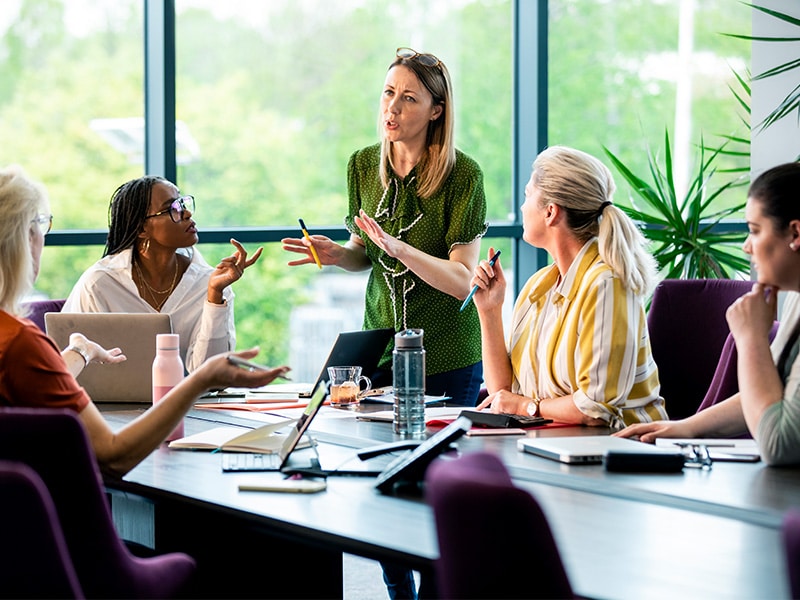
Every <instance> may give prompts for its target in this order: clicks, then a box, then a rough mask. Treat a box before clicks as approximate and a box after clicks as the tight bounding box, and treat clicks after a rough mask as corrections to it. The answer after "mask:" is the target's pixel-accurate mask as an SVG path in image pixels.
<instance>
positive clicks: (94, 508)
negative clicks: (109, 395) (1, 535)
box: [0, 408, 196, 598]
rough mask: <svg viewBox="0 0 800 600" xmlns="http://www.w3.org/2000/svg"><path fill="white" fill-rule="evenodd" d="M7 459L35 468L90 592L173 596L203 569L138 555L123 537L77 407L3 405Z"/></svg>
mask: <svg viewBox="0 0 800 600" xmlns="http://www.w3.org/2000/svg"><path fill="white" fill-rule="evenodd" d="M0 459H7V460H15V461H21V462H24V463H25V464H27V465H28V466H30V467H31V468H33V469H34V470H35V471H36V472H37V473H38V474H39V476H40V477H41V478H42V481H44V483H45V485H46V486H47V489H48V491H49V493H50V496H51V497H52V498H53V502H54V504H55V507H56V510H57V513H58V517H59V521H60V523H61V528H62V530H63V532H64V537H65V539H66V542H67V546H68V548H69V553H70V556H71V558H72V563H73V565H74V566H75V571H76V573H77V574H78V579H79V581H80V584H81V587H82V589H83V591H84V592H85V593H86V595H87V596H89V597H107V598H110V597H123V596H124V597H131V598H132V597H137V598H166V597H171V596H174V595H175V594H176V593H178V591H179V590H180V589H181V588H182V587H183V586H184V585H185V584H186V582H187V581H188V580H189V577H190V576H191V575H192V573H193V572H194V569H195V566H196V565H195V562H194V560H193V559H192V558H191V557H189V556H187V555H184V554H177V553H176V554H167V555H164V556H158V557H154V558H148V559H141V558H137V557H134V556H133V555H132V554H131V553H130V552H129V551H128V549H127V548H126V547H125V545H124V543H123V542H122V540H120V538H119V536H118V534H117V532H116V529H115V528H114V523H113V520H112V516H111V510H110V507H109V505H108V500H107V497H106V494H105V490H104V488H103V482H102V478H101V475H100V470H99V468H98V466H97V462H96V460H95V457H94V452H93V451H92V448H91V446H90V443H89V439H88V436H87V435H86V431H85V429H84V427H83V424H82V423H81V421H80V420H79V419H78V417H77V416H76V415H75V413H73V412H72V411H69V410H66V409H43V408H33V409H31V408H0Z"/></svg>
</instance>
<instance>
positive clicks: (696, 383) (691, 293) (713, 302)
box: [647, 279, 753, 419]
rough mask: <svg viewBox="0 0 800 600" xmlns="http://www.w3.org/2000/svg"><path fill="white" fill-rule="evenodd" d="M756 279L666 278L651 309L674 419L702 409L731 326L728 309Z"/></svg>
mask: <svg viewBox="0 0 800 600" xmlns="http://www.w3.org/2000/svg"><path fill="white" fill-rule="evenodd" d="M752 286H753V283H752V282H751V281H743V280H735V279H665V280H663V281H662V282H660V283H659V284H658V286H657V287H656V289H655V292H654V293H653V299H652V301H651V303H650V309H649V311H648V313H647V327H648V329H649V331H650V345H651V348H652V353H653V360H655V362H656V365H657V366H658V378H659V381H660V382H661V395H662V396H663V397H664V400H665V402H666V409H667V413H669V417H670V419H682V418H684V417H688V416H689V415H692V414H694V413H695V412H697V408H698V407H699V406H700V404H701V403H702V401H703V397H704V395H705V393H706V391H707V390H708V387H709V385H710V384H711V380H712V379H713V377H714V371H715V370H716V367H717V362H718V361H719V357H720V354H721V353H722V347H723V345H724V344H725V338H726V337H727V336H728V333H729V332H730V329H729V328H728V322H727V321H726V319H725V311H726V310H727V309H728V307H729V306H730V305H731V304H732V303H733V301H734V300H736V299H737V298H739V297H740V296H742V295H743V294H745V293H747V292H748V291H750V289H751V288H752Z"/></svg>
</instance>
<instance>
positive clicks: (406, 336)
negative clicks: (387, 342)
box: [394, 329, 425, 348]
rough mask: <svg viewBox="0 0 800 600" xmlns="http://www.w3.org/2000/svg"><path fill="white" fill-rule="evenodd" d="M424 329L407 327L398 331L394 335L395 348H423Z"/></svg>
mask: <svg viewBox="0 0 800 600" xmlns="http://www.w3.org/2000/svg"><path fill="white" fill-rule="evenodd" d="M424 334H425V331H424V330H422V329H405V330H403V331H398V332H397V333H396V334H395V336H394V345H395V348H422V336H423V335H424Z"/></svg>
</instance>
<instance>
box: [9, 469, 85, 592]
mask: <svg viewBox="0 0 800 600" xmlns="http://www.w3.org/2000/svg"><path fill="white" fill-rule="evenodd" d="M0 531H2V532H3V543H2V544H0V595H1V596H2V597H3V598H84V597H85V596H84V595H83V591H82V590H81V586H80V583H78V576H77V574H76V573H75V569H74V568H73V566H72V560H71V559H70V557H69V551H68V549H67V542H66V540H65V539H64V534H63V532H62V531H61V524H60V523H59V521H58V515H57V514H56V508H55V506H54V505H53V499H52V498H51V497H50V493H49V492H48V491H47V487H46V486H45V484H44V482H43V481H42V478H41V477H39V475H37V474H36V472H35V471H34V470H33V469H31V468H30V467H29V466H28V465H26V464H24V463H21V462H16V461H5V460H3V461H0Z"/></svg>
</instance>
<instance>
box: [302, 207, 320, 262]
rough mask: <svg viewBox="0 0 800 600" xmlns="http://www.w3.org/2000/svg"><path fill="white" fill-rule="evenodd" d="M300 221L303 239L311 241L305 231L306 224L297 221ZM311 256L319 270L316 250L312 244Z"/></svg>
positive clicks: (306, 230)
mask: <svg viewBox="0 0 800 600" xmlns="http://www.w3.org/2000/svg"><path fill="white" fill-rule="evenodd" d="M297 220H298V221H300V229H301V230H302V231H303V237H305V238H306V239H307V240H308V241H309V242H310V241H311V236H310V235H308V229H306V224H305V223H303V219H297ZM311 256H313V257H314V262H315V263H317V266H318V267H319V268H320V269H321V268H322V263H321V262H319V254H317V249H316V248H314V244H311Z"/></svg>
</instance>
